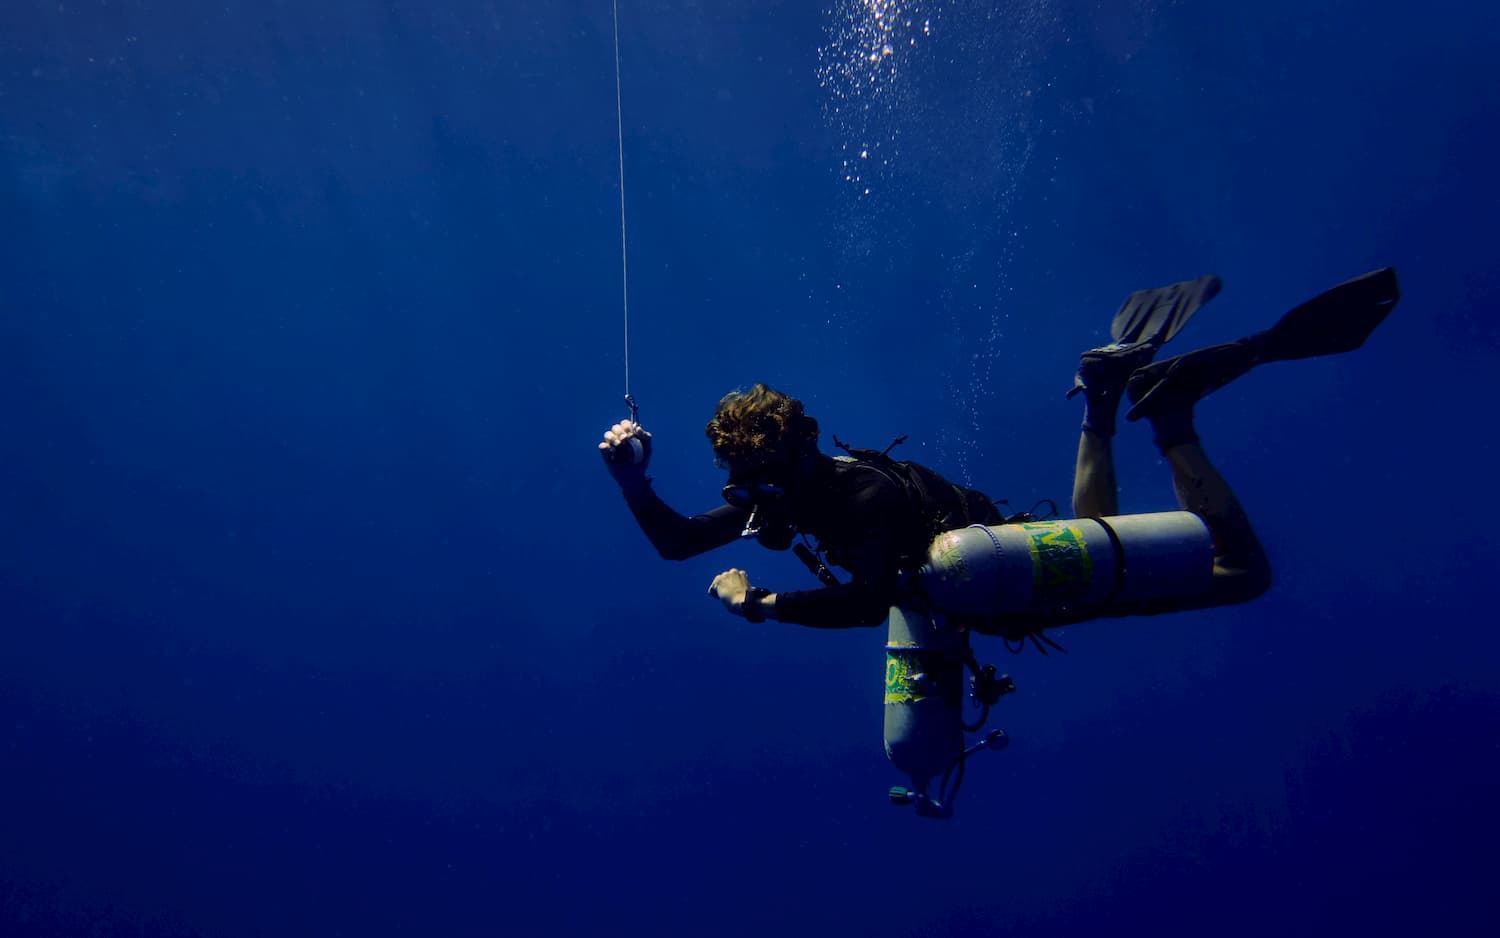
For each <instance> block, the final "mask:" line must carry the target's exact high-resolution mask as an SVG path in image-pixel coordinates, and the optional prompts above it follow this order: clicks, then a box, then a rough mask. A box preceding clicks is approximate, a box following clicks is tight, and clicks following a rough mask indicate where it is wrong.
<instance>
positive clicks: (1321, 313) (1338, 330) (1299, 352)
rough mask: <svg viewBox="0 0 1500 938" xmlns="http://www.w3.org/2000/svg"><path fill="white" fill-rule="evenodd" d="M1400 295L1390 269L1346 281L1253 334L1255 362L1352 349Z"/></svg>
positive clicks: (1398, 287)
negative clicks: (1262, 330)
mask: <svg viewBox="0 0 1500 938" xmlns="http://www.w3.org/2000/svg"><path fill="white" fill-rule="evenodd" d="M1400 299H1401V286H1400V284H1398V283H1397V282H1396V268H1394V267H1382V268H1381V269H1379V270H1372V271H1370V272H1369V273H1367V274H1365V275H1364V276H1362V277H1355V278H1354V279H1353V280H1346V281H1345V282H1343V283H1341V284H1339V285H1338V286H1336V287H1333V288H1332V289H1329V290H1325V291H1323V292H1322V293H1319V294H1318V295H1317V296H1315V297H1313V298H1312V299H1310V300H1308V301H1307V302H1305V303H1302V304H1300V305H1298V306H1296V307H1294V308H1293V309H1292V310H1291V311H1290V312H1288V313H1287V314H1286V315H1285V316H1282V317H1281V319H1280V321H1278V322H1277V323H1276V325H1274V326H1272V327H1271V328H1269V329H1267V330H1266V331H1265V332H1264V333H1262V334H1261V335H1260V336H1257V337H1256V346H1257V350H1258V351H1259V352H1260V358H1261V361H1267V362H1284V361H1293V360H1295V359H1299V358H1317V357H1319V356H1322V355H1338V354H1341V353H1343V352H1352V351H1354V350H1355V349H1357V348H1359V347H1360V346H1361V345H1364V344H1365V340H1366V339H1368V338H1369V337H1370V333H1372V332H1374V331H1375V327H1376V326H1379V325H1380V324H1381V323H1382V322H1384V321H1385V317H1386V316H1389V315H1390V313H1391V310H1393V309H1395V308H1396V303H1397V301H1399V300H1400Z"/></svg>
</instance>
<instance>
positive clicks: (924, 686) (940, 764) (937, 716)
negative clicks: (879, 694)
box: [885, 606, 969, 792]
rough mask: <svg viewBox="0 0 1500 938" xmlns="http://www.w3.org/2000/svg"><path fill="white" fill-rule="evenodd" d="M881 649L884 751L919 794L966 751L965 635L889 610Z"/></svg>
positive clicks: (900, 609)
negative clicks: (882, 653) (887, 631)
mask: <svg viewBox="0 0 1500 938" xmlns="http://www.w3.org/2000/svg"><path fill="white" fill-rule="evenodd" d="M889 622H890V625H889V633H888V636H889V637H888V638H887V639H886V644H885V752H886V755H888V756H890V759H891V762H892V764H894V765H895V766H896V768H898V769H900V770H901V771H902V772H904V773H906V774H907V775H909V776H911V780H912V785H913V787H914V788H915V789H916V790H917V791H920V792H925V791H926V790H927V785H928V783H929V782H930V781H931V780H932V779H933V778H934V777H936V776H938V775H941V774H942V773H944V772H946V771H948V769H949V768H951V767H952V766H953V764H954V763H955V762H956V761H958V757H959V756H960V755H962V754H963V751H964V728H963V702H964V658H965V656H966V655H967V653H968V650H969V637H968V633H967V632H966V631H964V630H963V629H959V628H952V627H945V626H944V625H943V624H941V623H940V622H939V620H937V619H935V618H933V617H932V616H930V615H926V614H924V613H922V612H920V611H918V610H916V609H912V608H909V607H906V606H893V607H891V616H890V620H889Z"/></svg>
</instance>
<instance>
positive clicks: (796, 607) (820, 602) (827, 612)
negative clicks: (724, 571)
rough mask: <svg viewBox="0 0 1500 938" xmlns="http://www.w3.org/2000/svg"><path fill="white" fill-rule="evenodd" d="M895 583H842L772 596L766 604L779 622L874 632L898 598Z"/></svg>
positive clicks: (773, 594) (817, 627) (820, 627)
mask: <svg viewBox="0 0 1500 938" xmlns="http://www.w3.org/2000/svg"><path fill="white" fill-rule="evenodd" d="M898 593H899V588H898V586H897V585H896V584H895V583H890V584H885V583H858V582H856V583H841V584H839V585H838V586H825V587H823V588H822V589H815V590H794V591H791V592H785V593H772V594H771V595H770V596H769V597H767V599H766V604H767V605H768V606H770V605H771V604H772V603H774V606H773V607H772V608H773V609H774V611H773V612H772V615H773V616H774V618H776V619H777V620H778V621H780V622H787V623H790V624H792V625H805V626H809V627H811V628H815V629H856V628H872V627H874V626H877V625H879V624H880V623H882V622H884V621H885V619H886V616H888V615H889V614H890V611H891V606H892V605H893V604H894V603H895V602H896V600H897V599H898V598H899V596H898Z"/></svg>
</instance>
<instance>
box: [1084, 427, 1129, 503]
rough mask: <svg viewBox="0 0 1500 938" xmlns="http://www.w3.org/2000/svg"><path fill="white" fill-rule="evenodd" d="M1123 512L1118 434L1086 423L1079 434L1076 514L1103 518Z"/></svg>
mask: <svg viewBox="0 0 1500 938" xmlns="http://www.w3.org/2000/svg"><path fill="white" fill-rule="evenodd" d="M1119 513H1120V488H1119V485H1118V483H1116V481H1115V441H1114V438H1113V437H1109V436H1103V435H1101V434H1099V433H1095V432H1094V431H1093V430H1090V429H1088V428H1087V427H1085V429H1084V431H1083V432H1082V433H1081V434H1079V436H1078V462H1077V463H1076V464H1075V465H1074V467H1073V517H1075V518H1103V517H1105V516H1107V515H1117V514H1119Z"/></svg>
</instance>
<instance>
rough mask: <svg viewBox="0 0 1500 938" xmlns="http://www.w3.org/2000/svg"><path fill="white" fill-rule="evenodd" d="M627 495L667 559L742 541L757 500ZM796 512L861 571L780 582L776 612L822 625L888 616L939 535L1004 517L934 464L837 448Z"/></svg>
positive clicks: (844, 564)
mask: <svg viewBox="0 0 1500 938" xmlns="http://www.w3.org/2000/svg"><path fill="white" fill-rule="evenodd" d="M626 503H627V504H628V505H629V506H630V510H631V513H632V514H634V515H635V518H636V521H637V522H639V523H640V526H641V530H642V531H644V532H646V536H647V537H648V538H650V540H651V543H652V545H653V546H655V547H656V550H657V552H658V553H660V554H661V555H662V556H663V557H665V558H666V559H668V560H682V559H685V558H688V557H694V556H697V555H698V554H701V553H704V552H706V551H710V550H713V549H714V548H716V547H722V546H724V545H725V544H730V543H733V542H734V541H735V540H737V539H738V538H739V537H740V533H741V532H742V531H743V530H744V527H745V522H746V521H747V520H748V519H749V516H750V512H749V510H748V509H744V508H735V507H732V506H730V505H721V506H719V507H718V508H714V509H713V510H711V511H708V512H705V513H704V514H701V515H694V516H693V517H691V518H689V517H685V516H683V515H680V514H678V513H677V512H676V511H674V510H672V508H671V507H669V506H668V505H667V504H666V503H665V502H663V501H662V500H661V498H660V497H659V496H658V495H657V494H656V493H655V492H654V491H652V489H651V487H650V486H649V485H647V486H645V487H644V488H642V489H641V490H640V491H638V492H637V493H636V494H634V495H633V496H629V497H627V498H626ZM787 511H788V517H789V518H790V519H791V520H792V521H793V523H794V525H795V528H796V530H797V531H798V532H799V533H802V534H806V535H807V536H809V537H812V538H815V539H816V541H817V544H818V546H819V548H820V549H821V550H822V551H823V552H824V556H825V558H826V560H827V562H828V563H829V565H830V566H836V567H840V568H842V569H844V570H847V571H848V572H849V573H850V574H851V575H852V576H853V580H852V582H849V583H845V584H842V585H840V586H827V587H823V588H821V589H814V590H797V591H787V592H783V591H777V593H776V618H777V619H779V620H781V621H783V622H791V623H795V624H798V625H809V626H814V627H817V628H852V627H859V626H873V625H879V624H880V623H881V622H882V621H884V620H885V618H886V615H887V614H888V613H889V612H890V607H891V605H892V604H893V603H894V602H896V601H897V600H898V599H899V598H900V576H901V574H903V573H910V572H913V571H915V570H917V569H918V568H920V567H921V565H922V564H923V563H925V562H926V560H927V547H928V545H929V544H930V543H931V541H932V538H933V537H934V536H935V535H937V534H938V533H940V532H942V531H947V530H953V529H954V528H961V527H964V526H965V525H969V524H999V523H1000V522H1001V520H1002V515H1001V513H1000V510H999V509H998V508H996V507H995V504H994V502H992V501H991V500H990V499H989V498H988V497H987V496H985V495H984V493H982V492H978V491H976V490H974V489H969V488H965V487H963V486H959V485H954V484H953V483H951V482H949V481H947V480H946V479H944V478H943V477H942V476H940V475H938V474H937V473H935V472H933V471H932V470H930V469H927V468H925V467H922V466H916V465H915V464H910V463H908V464H902V465H900V466H898V465H895V464H893V463H890V462H886V463H884V464H877V463H874V462H863V461H858V460H847V459H833V458H830V457H828V456H820V457H819V461H818V465H817V468H816V470H815V473H814V476H813V481H812V483H811V484H809V485H808V486H807V488H806V490H805V491H803V492H801V493H800V495H799V496H798V497H797V498H796V499H795V501H793V502H791V504H790V505H789V506H788V508H787Z"/></svg>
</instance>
